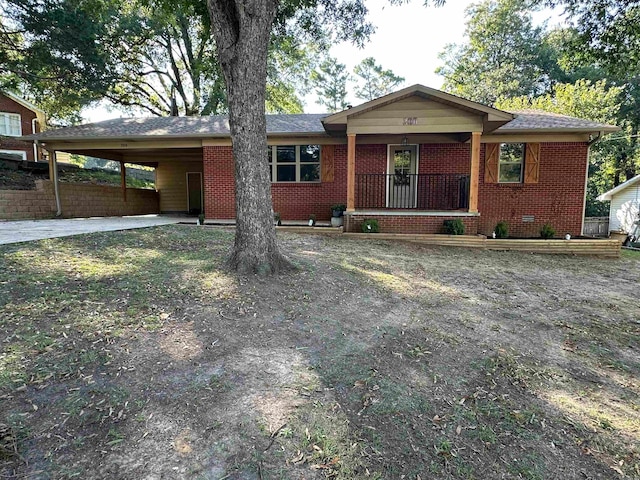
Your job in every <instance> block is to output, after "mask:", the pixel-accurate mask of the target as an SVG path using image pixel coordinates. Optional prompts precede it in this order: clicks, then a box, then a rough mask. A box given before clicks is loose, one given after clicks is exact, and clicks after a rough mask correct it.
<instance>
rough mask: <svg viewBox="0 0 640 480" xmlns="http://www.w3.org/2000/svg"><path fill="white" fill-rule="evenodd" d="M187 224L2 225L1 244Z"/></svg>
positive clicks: (152, 220)
mask: <svg viewBox="0 0 640 480" xmlns="http://www.w3.org/2000/svg"><path fill="white" fill-rule="evenodd" d="M186 220H187V218H186V217H179V216H165V215H136V216H131V217H92V218H60V219H55V220H20V221H15V222H0V244H5V243H18V242H29V241H31V240H42V239H44V238H56V237H68V236H71V235H80V234H82V233H93V232H111V231H114V230H131V229H134V228H146V227H155V226H157V225H170V224H173V223H178V222H180V221H186Z"/></svg>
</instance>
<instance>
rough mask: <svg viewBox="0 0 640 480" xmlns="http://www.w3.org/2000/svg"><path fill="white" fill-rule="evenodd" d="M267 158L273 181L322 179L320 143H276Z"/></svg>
mask: <svg viewBox="0 0 640 480" xmlns="http://www.w3.org/2000/svg"><path fill="white" fill-rule="evenodd" d="M267 158H268V160H269V171H270V172H271V181H272V182H318V181H320V146H319V145H274V146H272V147H269V148H268V150H267Z"/></svg>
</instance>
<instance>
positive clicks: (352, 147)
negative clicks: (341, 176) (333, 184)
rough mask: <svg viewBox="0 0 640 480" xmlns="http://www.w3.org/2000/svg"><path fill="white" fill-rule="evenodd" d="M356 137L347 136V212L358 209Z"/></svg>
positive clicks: (353, 135)
mask: <svg viewBox="0 0 640 480" xmlns="http://www.w3.org/2000/svg"><path fill="white" fill-rule="evenodd" d="M355 204H356V135H355V133H349V134H347V212H353V211H355V209H356V205H355Z"/></svg>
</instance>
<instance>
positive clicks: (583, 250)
mask: <svg viewBox="0 0 640 480" xmlns="http://www.w3.org/2000/svg"><path fill="white" fill-rule="evenodd" d="M344 237H345V238H351V239H356V240H391V241H403V242H412V243H420V244H422V245H436V246H450V247H465V248H481V249H485V250H503V251H511V250H513V251H520V252H530V253H544V254H563V255H596V256H603V257H619V256H620V249H621V246H622V244H621V242H620V241H619V240H610V239H606V240H605V239H602V240H600V239H582V238H581V239H573V240H559V239H558V240H555V239H553V240H542V239H540V240H537V239H531V240H524V239H523V240H520V239H488V238H486V237H484V236H482V235H477V236H471V235H403V234H398V233H345V234H344Z"/></svg>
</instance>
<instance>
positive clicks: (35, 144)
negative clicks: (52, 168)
mask: <svg viewBox="0 0 640 480" xmlns="http://www.w3.org/2000/svg"><path fill="white" fill-rule="evenodd" d="M37 122H38V119H37V118H32V119H31V133H32V134H35V133H36V123H37ZM33 160H34V161H36V162H37V161H38V140H36V141H35V142H33Z"/></svg>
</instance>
